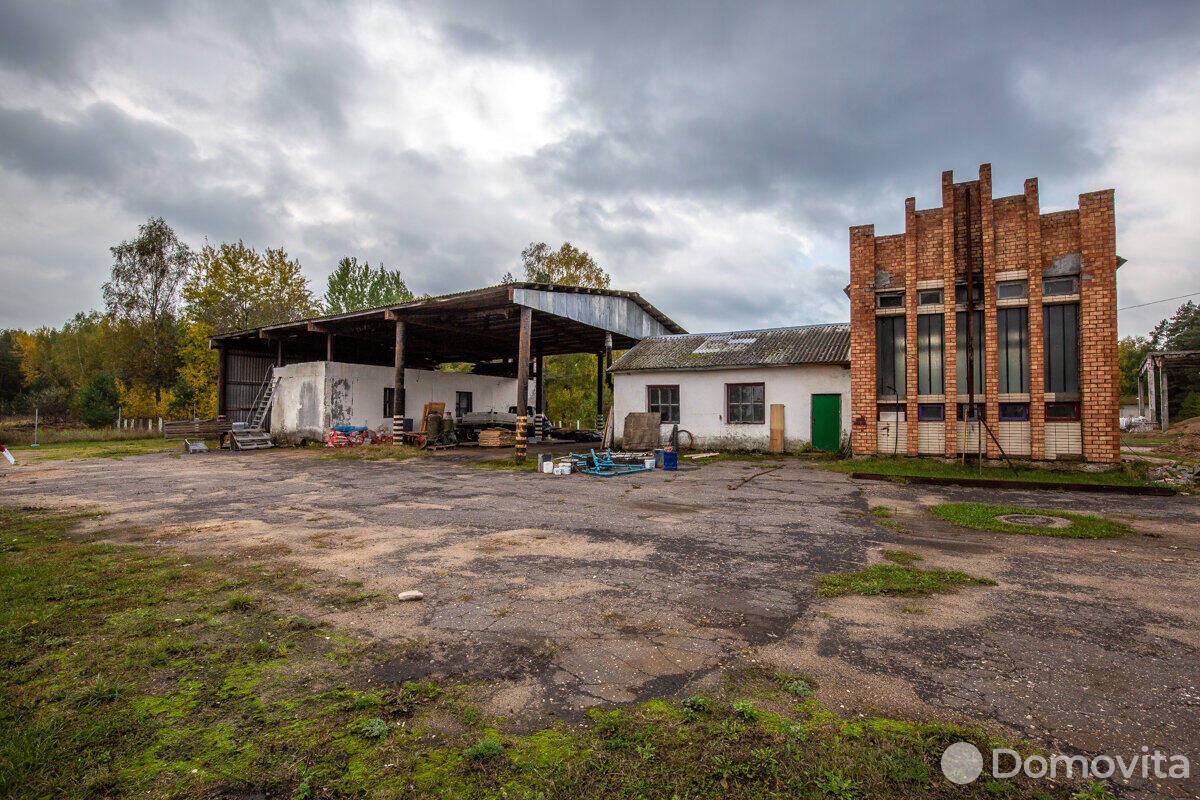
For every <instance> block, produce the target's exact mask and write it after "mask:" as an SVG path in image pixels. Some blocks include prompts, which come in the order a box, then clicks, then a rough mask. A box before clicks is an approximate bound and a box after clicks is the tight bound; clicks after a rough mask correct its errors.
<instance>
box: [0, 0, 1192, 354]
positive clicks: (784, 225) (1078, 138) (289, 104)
mask: <svg viewBox="0 0 1200 800" xmlns="http://www.w3.org/2000/svg"><path fill="white" fill-rule="evenodd" d="M1197 131H1200V4H1198V3H1195V2H1188V3H1177V4H1176V3H1154V2H1137V3H1132V2H1127V0H1126V1H1125V2H1119V3H1098V2H1087V3H1082V2H1081V3H1046V2H1039V3H1028V4H1023V3H1006V4H1004V5H1003V7H1002V8H1001V7H998V6H997V5H996V4H995V3H994V2H989V3H984V2H955V3H946V2H937V3H929V4H908V5H906V4H902V3H896V2H881V3H874V4H866V3H850V2H830V3H827V4H817V3H797V2H780V3H756V2H738V3H725V4H715V3H706V2H701V1H700V0H688V2H677V3H675V2H654V3H647V2H644V0H640V1H639V2H630V3H623V2H613V1H612V0H604V1H603V2H593V3H588V4H577V3H572V2H566V1H565V0H546V1H545V2H529V3H519V2H504V3H496V2H461V3H459V2H431V3H419V2H414V3H387V2H364V3H351V2H346V3H342V2H322V3H309V4H306V3H301V2H296V1H295V0H289V2H279V3H276V4H267V3H257V2H255V3H247V2H240V1H239V2H228V3H209V2H196V1H192V2H188V3H159V2H152V1H151V0H144V1H143V2H126V3H119V2H107V3H106V2H96V1H89V2H78V3H74V4H67V3H59V2H53V0H38V2H32V1H30V2H8V0H0V203H2V204H3V211H2V212H0V285H2V286H3V287H4V291H3V292H0V327H14V326H22V327H30V326H37V325H42V324H53V325H58V324H61V323H62V322H63V321H64V320H66V319H67V318H69V317H70V316H71V315H72V314H74V313H75V312H76V311H78V310H82V309H87V308H96V307H99V306H100V305H101V299H100V284H101V283H102V282H103V281H104V280H105V279H106V277H107V274H108V270H109V268H110V266H111V260H110V256H109V252H108V248H109V247H110V246H111V245H113V244H116V243H117V242H119V241H120V240H122V239H127V238H131V237H132V236H133V235H134V234H135V233H136V230H137V225H138V224H139V223H140V222H143V221H144V220H145V219H146V218H147V217H149V216H162V217H164V218H166V220H167V221H168V222H169V223H170V224H171V225H173V226H174V227H175V229H176V230H177V231H178V232H179V233H180V235H181V236H182V237H183V238H184V239H185V240H186V241H188V242H189V243H190V244H192V245H194V246H197V247H198V246H200V245H202V244H203V243H204V241H205V240H206V239H207V240H208V241H210V242H213V243H217V242H221V241H230V240H237V239H243V240H245V241H246V243H247V244H250V245H253V246H255V247H260V248H261V247H268V246H272V247H274V246H283V247H284V248H286V249H287V250H288V251H289V252H290V253H291V254H292V255H294V256H296V257H298V258H299V259H300V261H301V262H302V263H303V265H304V269H305V272H306V273H307V274H308V276H309V277H310V278H311V279H312V281H313V284H314V288H316V290H317V292H318V294H319V293H320V291H321V290H322V289H323V285H324V281H325V277H326V275H327V274H328V272H329V271H330V269H331V268H332V267H333V265H334V263H335V262H336V261H337V259H338V258H339V257H341V256H342V255H347V254H350V255H356V256H358V257H359V258H360V259H367V260H370V261H371V262H372V263H375V262H379V261H382V262H384V263H385V264H387V265H388V266H390V267H397V268H399V269H400V270H401V271H402V272H403V274H404V276H405V278H406V279H407V281H408V284H409V286H410V288H412V289H413V290H414V291H416V292H418V293H424V292H430V293H435V294H436V293H440V292H445V291H453V290H458V289H465V288H471V287H477V286H482V285H486V284H489V283H494V282H496V280H497V279H498V278H499V277H500V276H501V275H502V274H503V273H504V272H505V271H508V270H513V271H514V272H515V273H518V274H519V270H517V268H516V267H517V261H518V255H519V253H520V251H521V249H522V248H523V247H524V246H525V245H526V244H527V243H528V242H530V241H539V240H544V241H547V242H550V243H551V244H554V245H557V244H558V243H560V242H562V241H563V240H569V241H571V242H573V243H575V244H576V245H577V246H579V247H582V248H584V249H586V250H588V251H589V252H590V253H591V254H592V255H593V256H594V257H595V258H596V260H597V261H598V262H599V263H600V264H601V265H602V266H604V267H605V268H606V269H607V270H608V271H609V272H610V273H611V274H612V276H613V285H614V286H615V287H617V288H622V289H631V290H636V291H639V292H641V293H642V294H643V295H644V296H645V297H646V298H647V299H649V300H650V301H651V302H652V303H654V304H655V305H657V306H658V307H659V308H661V309H662V310H663V311H665V312H666V313H667V314H669V315H670V316H672V317H673V318H674V319H676V320H677V321H678V322H679V323H680V324H682V325H683V326H684V327H686V328H688V329H689V330H695V331H702V330H728V329H733V328H753V327H763V326H769V325H795V324H803V323H810V322H823V321H831V320H845V319H847V318H848V315H849V311H848V306H847V303H846V300H845V297H844V295H843V294H842V287H843V286H844V285H845V284H846V283H847V280H848V252H847V230H846V229H847V227H848V226H850V225H854V224H862V223H874V224H875V226H876V232H877V233H878V234H881V235H882V234H887V233H895V232H900V231H901V230H902V229H903V201H904V198H905V197H907V196H910V195H915V196H916V198H917V204H918V207H919V208H927V207H932V206H936V205H938V204H940V199H941V198H940V177H941V171H942V170H943V169H953V170H955V173H956V177H957V178H958V179H970V178H973V177H975V176H976V175H977V169H978V165H979V164H980V163H981V162H984V161H988V162H991V163H992V165H993V174H994V182H995V191H996V194H997V196H999V195H1005V194H1015V193H1018V192H1020V191H1021V185H1022V181H1023V180H1024V179H1025V178H1026V177H1029V176H1038V177H1039V178H1040V179H1041V199H1042V208H1043V210H1044V211H1045V210H1055V209H1060V208H1067V207H1074V206H1075V204H1076V198H1077V195H1078V194H1079V193H1080V192H1085V191H1091V190H1094V189H1101V188H1108V187H1113V188H1115V189H1116V190H1117V226H1118V240H1117V249H1118V252H1119V253H1120V254H1121V255H1122V256H1124V257H1125V258H1127V259H1129V263H1128V264H1126V265H1125V266H1124V267H1123V268H1122V269H1121V272H1120V273H1119V275H1120V299H1119V304H1120V305H1121V306H1129V305H1135V304H1139V303H1145V302H1148V301H1152V300H1158V299H1161V298H1166V297H1171V296H1173V295H1179V294H1183V293H1185V292H1200V270H1197V268H1196V264H1197V254H1198V253H1200V191H1198V187H1200V135H1198V133H1197ZM1176 305H1177V303H1162V304H1158V305H1153V306H1148V307H1146V308H1139V309H1131V310H1128V311H1123V312H1122V313H1121V332H1122V333H1123V334H1126V333H1139V332H1144V331H1145V330H1146V329H1147V328H1148V327H1149V326H1150V325H1151V324H1153V322H1155V321H1157V320H1158V319H1159V318H1161V317H1162V316H1164V315H1167V314H1169V313H1170V312H1172V311H1173V309H1174V308H1175V306H1176Z"/></svg>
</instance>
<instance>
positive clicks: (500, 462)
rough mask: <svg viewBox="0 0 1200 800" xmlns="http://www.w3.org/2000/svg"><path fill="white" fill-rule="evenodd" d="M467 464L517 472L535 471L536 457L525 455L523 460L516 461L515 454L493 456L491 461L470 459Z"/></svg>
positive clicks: (478, 467) (480, 467)
mask: <svg viewBox="0 0 1200 800" xmlns="http://www.w3.org/2000/svg"><path fill="white" fill-rule="evenodd" d="M469 466H472V467H475V468H476V469H499V470H514V471H519V472H536V471H537V457H536V456H533V457H530V456H526V457H525V459H524V460H523V461H517V458H516V456H509V457H508V458H494V459H492V460H491V461H472V462H470V464H469Z"/></svg>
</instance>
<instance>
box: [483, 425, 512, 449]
mask: <svg viewBox="0 0 1200 800" xmlns="http://www.w3.org/2000/svg"><path fill="white" fill-rule="evenodd" d="M516 443H517V434H516V433H514V432H513V431H510V430H508V429H507V428H485V429H484V430H481V431H480V432H479V446H480V447H512V446H514V445H515V444H516Z"/></svg>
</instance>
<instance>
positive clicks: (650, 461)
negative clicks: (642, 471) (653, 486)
mask: <svg viewBox="0 0 1200 800" xmlns="http://www.w3.org/2000/svg"><path fill="white" fill-rule="evenodd" d="M645 465H646V469H654V459H653V458H647V459H646V461H645Z"/></svg>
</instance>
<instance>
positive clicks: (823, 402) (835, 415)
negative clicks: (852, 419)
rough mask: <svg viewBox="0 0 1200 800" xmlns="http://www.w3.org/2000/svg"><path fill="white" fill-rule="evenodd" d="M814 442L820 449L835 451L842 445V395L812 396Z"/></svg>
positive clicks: (814, 445)
mask: <svg viewBox="0 0 1200 800" xmlns="http://www.w3.org/2000/svg"><path fill="white" fill-rule="evenodd" d="M812 443H813V447H815V448H817V449H818V450H827V451H829V452H833V451H835V450H838V449H839V448H841V446H842V396H841V395H840V394H814V395H813V396H812Z"/></svg>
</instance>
